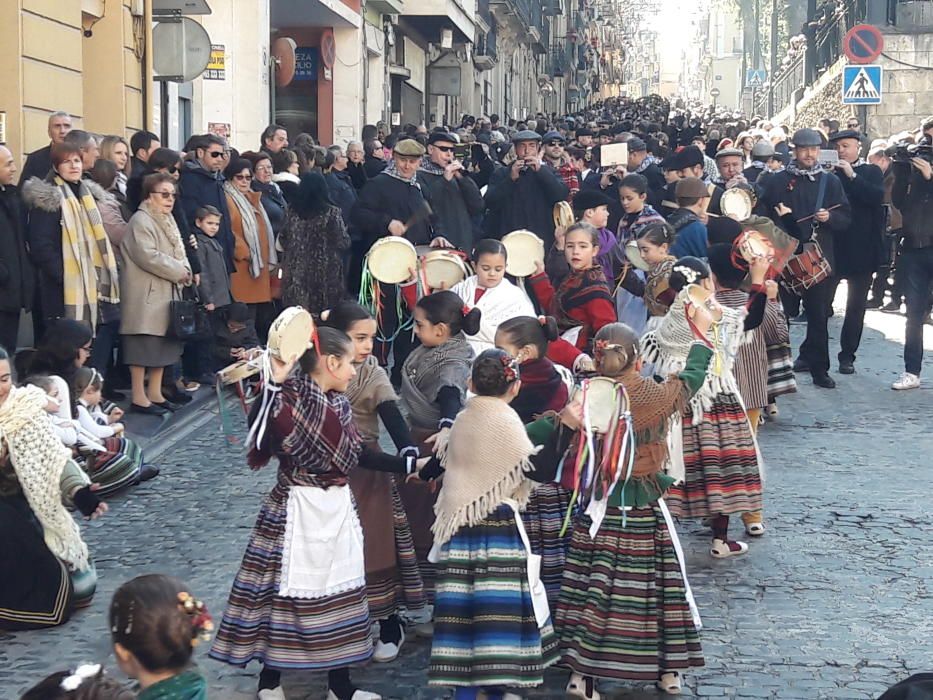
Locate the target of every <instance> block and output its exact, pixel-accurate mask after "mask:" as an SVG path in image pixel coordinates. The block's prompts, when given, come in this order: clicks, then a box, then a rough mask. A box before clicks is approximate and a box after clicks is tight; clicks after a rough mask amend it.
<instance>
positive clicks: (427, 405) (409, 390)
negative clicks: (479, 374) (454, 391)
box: [401, 332, 474, 429]
mask: <svg viewBox="0 0 933 700" xmlns="http://www.w3.org/2000/svg"><path fill="white" fill-rule="evenodd" d="M473 358H474V354H473V348H472V347H471V346H470V344H469V342H468V341H467V339H466V336H465V335H464V334H463V333H462V332H461V333H458V334H457V335H455V336H453V337H451V338H450V339H449V340H447V341H446V342H445V343H441V344H440V345H438V346H436V347H433V348H429V347H426V346H424V345H419V346H418V347H417V348H415V349H414V350H412V351H411V354H410V355H409V356H408V358H407V359H406V360H405V364H404V365H403V367H402V389H401V395H402V401H403V402H404V404H405V408H406V410H407V411H408V417H409V420H410V422H411V427H412V428H429V429H435V428H437V422H438V421H439V420H440V418H441V413H440V407H439V406H438V405H437V392H438V391H440V390H441V389H442V388H443V387H445V386H455V387H458V388H459V389H460V396H461V398H463V397H464V396H466V383H467V379H469V377H470V369H471V367H472V366H473Z"/></svg>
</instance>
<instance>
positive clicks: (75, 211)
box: [54, 175, 120, 329]
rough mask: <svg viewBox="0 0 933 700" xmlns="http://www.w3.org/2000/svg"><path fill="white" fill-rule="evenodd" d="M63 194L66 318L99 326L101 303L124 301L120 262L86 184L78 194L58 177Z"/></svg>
mask: <svg viewBox="0 0 933 700" xmlns="http://www.w3.org/2000/svg"><path fill="white" fill-rule="evenodd" d="M54 182H55V185H56V187H58V189H59V192H61V195H62V263H63V269H64V280H63V282H64V291H65V318H70V319H74V320H75V321H86V322H88V323H90V325H91V328H92V329H93V328H95V327H96V326H97V304H98V302H107V303H109V304H118V303H119V302H120V292H119V282H118V279H117V261H116V258H115V257H114V254H113V249H112V248H111V247H110V239H109V238H108V237H107V232H106V231H105V230H104V222H103V219H102V218H101V215H100V211H99V210H98V209H97V202H95V201H94V196H93V195H92V194H91V191H90V190H89V189H88V186H87V185H86V184H85V183H84V182H79V183H78V194H77V196H76V195H75V193H74V191H73V190H72V189H71V187H70V186H69V184H68V183H66V182H65V181H64V180H62V179H61V178H60V177H58V176H57V175H56V176H55V181H54Z"/></svg>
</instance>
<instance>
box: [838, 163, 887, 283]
mask: <svg viewBox="0 0 933 700" xmlns="http://www.w3.org/2000/svg"><path fill="white" fill-rule="evenodd" d="M854 170H855V177H854V178H853V179H851V180H850V179H849V178H848V177H846V176H845V174H842V173H840V174H839V176H838V177H839V179H840V180H841V181H842V188H843V189H844V190H845V193H846V197H848V199H849V203H850V204H851V206H852V223H851V224H849V228H848V230H847V231H845V233H843V234H842V235H840V236H837V237H836V251H835V252H836V263H837V267H836V269H835V271H834V272H835V274H836V276H837V277H849V276H853V275H868V274H871V273H872V272H874V271H875V270H876V269H878V265H880V264H881V260H882V258H883V257H884V218H885V215H884V175H883V174H882V172H881V168H879V167H878V166H877V165H872V164H871V163H863V164H862V165H859V166H857V167H856V168H855V169H854Z"/></svg>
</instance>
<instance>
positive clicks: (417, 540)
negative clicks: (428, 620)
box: [395, 427, 438, 602]
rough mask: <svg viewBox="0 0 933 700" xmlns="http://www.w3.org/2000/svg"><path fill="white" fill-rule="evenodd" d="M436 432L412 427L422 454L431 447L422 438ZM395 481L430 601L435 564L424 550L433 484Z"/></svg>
mask: <svg viewBox="0 0 933 700" xmlns="http://www.w3.org/2000/svg"><path fill="white" fill-rule="evenodd" d="M436 432H437V431H436V430H426V429H424V428H418V427H415V428H412V431H411V434H412V437H413V438H414V440H415V442H416V443H418V444H419V449H420V450H421V454H422V455H423V456H428V455H430V454H432V452H433V450H434V447H433V446H432V445H428V444H427V443H425V442H424V441H425V439H427V438H429V437H431V436H432V435H434V433H436ZM395 483H396V485H397V487H398V492H399V496H400V497H401V499H402V505H403V507H404V510H405V515H406V517H407V518H408V524H409V526H410V528H411V538H412V542H413V543H414V545H415V555H416V556H417V559H418V569H419V570H420V571H421V580H422V582H423V584H424V593H425V596H426V598H427V600H428V602H433V601H434V580H435V578H437V567H436V566H435V565H434V564H432V563H431V562H429V561H428V554H429V553H430V551H431V548H432V547H433V546H434V535H433V534H432V532H431V528H432V527H433V526H434V503H435V502H436V501H437V493H438V490H437V484H436V483H434V484H425V483H422V482H419V481H413V482H410V483H409V482H407V481H406V480H405V478H404V477H402V476H396V477H395Z"/></svg>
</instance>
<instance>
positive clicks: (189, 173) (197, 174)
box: [179, 160, 236, 272]
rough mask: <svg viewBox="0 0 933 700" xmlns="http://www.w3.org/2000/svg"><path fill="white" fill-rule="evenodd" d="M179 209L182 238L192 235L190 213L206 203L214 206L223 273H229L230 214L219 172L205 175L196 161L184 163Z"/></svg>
mask: <svg viewBox="0 0 933 700" xmlns="http://www.w3.org/2000/svg"><path fill="white" fill-rule="evenodd" d="M179 186H180V189H181V197H180V200H181V209H182V211H183V212H184V215H185V224H186V228H185V229H184V230H183V231H182V238H185V237H186V235H185V234H186V233H190V232H193V231H194V229H195V228H196V227H195V225H194V214H195V212H196V211H197V210H198V208H199V207H203V206H205V205H206V204H209V205H211V206H212V207H215V208H216V209H217V211H219V212H220V214H221V219H220V230H219V231H218V232H217V240H218V241H219V242H220V245H221V246H223V249H224V256H225V257H226V259H227V270H228V271H230V272H233V271H234V270H235V269H236V267H235V266H234V264H233V248H234V239H233V229H231V228H230V212H229V211H228V210H227V195H226V194H225V193H224V181H223V177H222V176H221V175H220V173H212V172H208V171H207V170H205V169H204V166H202V165H201V164H200V163H199V162H198V161H196V160H186V161H185V162H184V165H183V166H182V169H181V181H180V182H179Z"/></svg>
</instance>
